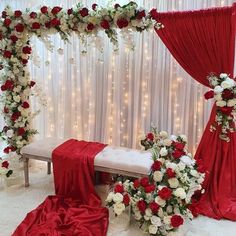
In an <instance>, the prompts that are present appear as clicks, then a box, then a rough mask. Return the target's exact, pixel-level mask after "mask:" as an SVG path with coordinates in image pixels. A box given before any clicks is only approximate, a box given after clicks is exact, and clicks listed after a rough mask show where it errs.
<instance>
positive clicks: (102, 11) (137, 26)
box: [0, 2, 161, 154]
mask: <svg viewBox="0 0 236 236" xmlns="http://www.w3.org/2000/svg"><path fill="white" fill-rule="evenodd" d="M157 16H158V14H157V11H156V9H152V10H151V11H150V12H148V11H147V10H145V9H142V8H140V7H138V5H137V4H136V3H135V2H130V3H128V4H126V5H124V6H120V5H119V4H116V5H115V6H111V7H107V8H103V7H99V6H98V5H97V4H93V5H92V9H91V10H89V9H88V8H86V7H84V6H82V5H81V4H77V5H76V6H75V7H73V8H70V9H66V10H65V9H62V8H61V7H59V6H55V7H52V8H51V7H47V6H42V7H41V8H40V10H39V11H31V10H29V9H27V10H26V11H24V12H22V11H20V10H16V11H13V10H12V9H11V8H10V7H7V8H6V9H5V10H4V11H3V12H2V14H1V17H0V73H1V74H0V77H1V79H0V87H1V101H0V102H1V104H2V107H1V110H2V113H3V116H4V120H5V123H6V126H5V127H4V128H3V130H2V132H0V136H1V137H3V138H4V139H5V140H6V142H7V144H8V146H7V147H6V148H5V149H4V152H5V153H10V152H16V153H17V154H20V150H21V148H22V147H23V146H25V145H26V144H28V143H29V142H30V140H31V137H32V136H33V135H34V134H36V133H37V131H36V130H34V129H32V127H31V123H32V122H31V121H32V119H33V118H34V117H35V115H36V114H37V112H36V113H32V112H31V109H30V102H29V97H30V95H32V90H33V88H35V87H36V86H35V81H32V80H31V79H30V75H29V72H28V69H27V64H28V61H29V59H30V58H32V48H31V45H30V39H31V37H32V36H33V35H36V36H38V37H39V38H41V39H42V40H43V42H45V44H46V47H47V48H48V49H49V50H50V49H51V47H50V42H49V40H48V35H50V34H54V33H59V34H60V35H61V38H62V39H63V40H64V41H66V40H68V37H69V36H70V34H72V33H73V32H75V33H76V34H78V36H79V37H80V38H81V39H82V40H83V42H85V43H86V40H85V37H86V36H89V37H92V36H93V37H94V38H95V39H96V38H99V37H98V33H99V31H104V32H105V33H106V35H107V36H108V37H109V38H110V41H111V42H112V43H113V44H114V45H115V48H117V43H118V40H117V29H120V30H122V31H124V32H125V31H127V32H130V31H139V32H141V31H143V30H148V29H150V28H152V27H156V28H157V29H158V28H160V27H161V24H160V23H158V22H157V21H156V19H157Z"/></svg>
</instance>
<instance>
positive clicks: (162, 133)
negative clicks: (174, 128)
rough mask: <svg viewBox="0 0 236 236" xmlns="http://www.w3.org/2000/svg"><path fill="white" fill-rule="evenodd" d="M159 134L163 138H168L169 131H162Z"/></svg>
mask: <svg viewBox="0 0 236 236" xmlns="http://www.w3.org/2000/svg"><path fill="white" fill-rule="evenodd" d="M159 134H160V136H161V137H162V138H167V137H168V133H167V132H166V131H161V132H160V133H159Z"/></svg>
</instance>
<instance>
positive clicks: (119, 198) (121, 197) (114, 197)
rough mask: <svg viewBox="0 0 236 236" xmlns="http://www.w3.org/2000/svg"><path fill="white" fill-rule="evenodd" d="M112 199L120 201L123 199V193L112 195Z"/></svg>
mask: <svg viewBox="0 0 236 236" xmlns="http://www.w3.org/2000/svg"><path fill="white" fill-rule="evenodd" d="M113 201H114V202H116V203H120V202H122V201H123V195H122V194H121V193H116V194H114V196H113Z"/></svg>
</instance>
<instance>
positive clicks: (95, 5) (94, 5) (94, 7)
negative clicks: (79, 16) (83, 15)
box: [92, 3, 98, 11]
mask: <svg viewBox="0 0 236 236" xmlns="http://www.w3.org/2000/svg"><path fill="white" fill-rule="evenodd" d="M97 6H98V4H96V3H94V4H93V5H92V9H93V10H94V11H96V8H97Z"/></svg>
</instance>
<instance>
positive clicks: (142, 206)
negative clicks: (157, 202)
mask: <svg viewBox="0 0 236 236" xmlns="http://www.w3.org/2000/svg"><path fill="white" fill-rule="evenodd" d="M137 207H138V209H139V211H140V212H141V213H143V214H144V213H145V210H146V208H147V204H146V202H145V201H144V200H139V201H138V203H137Z"/></svg>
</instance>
